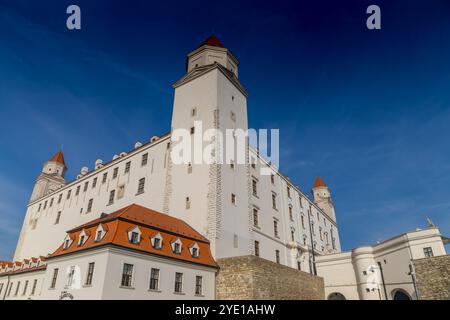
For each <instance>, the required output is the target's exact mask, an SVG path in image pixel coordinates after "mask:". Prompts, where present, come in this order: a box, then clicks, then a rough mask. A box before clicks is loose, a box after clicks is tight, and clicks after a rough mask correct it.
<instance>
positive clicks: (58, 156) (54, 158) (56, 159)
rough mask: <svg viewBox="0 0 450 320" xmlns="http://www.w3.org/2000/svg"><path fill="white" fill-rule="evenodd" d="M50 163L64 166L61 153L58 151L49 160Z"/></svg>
mask: <svg viewBox="0 0 450 320" xmlns="http://www.w3.org/2000/svg"><path fill="white" fill-rule="evenodd" d="M50 161H55V162H58V163H61V164H63V165H66V163H65V161H64V155H63V153H62V152H61V150H60V151H58V152H57V153H56V154H55V155H54V156H53V157H52V158H51V159H50Z"/></svg>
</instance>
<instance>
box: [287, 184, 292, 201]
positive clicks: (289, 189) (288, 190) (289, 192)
mask: <svg viewBox="0 0 450 320" xmlns="http://www.w3.org/2000/svg"><path fill="white" fill-rule="evenodd" d="M286 191H287V196H288V198H289V199H290V198H291V188H290V187H289V186H287V188H286Z"/></svg>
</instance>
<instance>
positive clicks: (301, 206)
mask: <svg viewBox="0 0 450 320" xmlns="http://www.w3.org/2000/svg"><path fill="white" fill-rule="evenodd" d="M298 202H299V203H300V208H302V209H303V202H302V198H301V197H298Z"/></svg>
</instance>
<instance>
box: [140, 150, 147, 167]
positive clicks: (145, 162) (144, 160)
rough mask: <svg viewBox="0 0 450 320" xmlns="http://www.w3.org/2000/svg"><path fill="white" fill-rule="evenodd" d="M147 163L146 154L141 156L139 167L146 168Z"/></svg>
mask: <svg viewBox="0 0 450 320" xmlns="http://www.w3.org/2000/svg"><path fill="white" fill-rule="evenodd" d="M147 162H148V153H145V154H143V155H142V160H141V166H142V167H143V166H146V165H147Z"/></svg>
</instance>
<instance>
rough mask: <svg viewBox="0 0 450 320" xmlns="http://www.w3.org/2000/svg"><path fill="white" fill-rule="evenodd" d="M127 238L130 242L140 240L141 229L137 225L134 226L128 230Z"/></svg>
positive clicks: (136, 242)
mask: <svg viewBox="0 0 450 320" xmlns="http://www.w3.org/2000/svg"><path fill="white" fill-rule="evenodd" d="M128 240H129V241H130V242H131V243H134V244H138V243H139V242H140V241H141V230H139V228H138V227H134V228H133V229H132V230H130V231H129V232H128Z"/></svg>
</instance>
